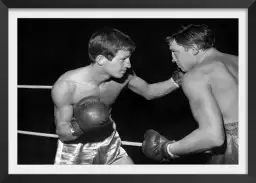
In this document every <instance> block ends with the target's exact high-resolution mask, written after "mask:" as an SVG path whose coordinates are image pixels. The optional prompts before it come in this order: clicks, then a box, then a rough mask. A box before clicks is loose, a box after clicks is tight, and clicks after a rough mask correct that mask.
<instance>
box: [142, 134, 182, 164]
mask: <svg viewBox="0 0 256 183" xmlns="http://www.w3.org/2000/svg"><path fill="white" fill-rule="evenodd" d="M144 139H145V140H144V141H143V143H142V152H143V153H144V154H145V155H146V156H147V157H148V158H150V159H153V160H156V161H160V162H168V161H170V160H171V159H175V158H178V156H176V155H173V154H169V153H168V150H167V146H168V145H169V144H171V143H173V142H174V141H170V140H168V139H167V138H165V137H164V136H161V135H160V134H159V133H157V132H156V131H155V130H148V131H147V132H146V133H145V134H144Z"/></svg>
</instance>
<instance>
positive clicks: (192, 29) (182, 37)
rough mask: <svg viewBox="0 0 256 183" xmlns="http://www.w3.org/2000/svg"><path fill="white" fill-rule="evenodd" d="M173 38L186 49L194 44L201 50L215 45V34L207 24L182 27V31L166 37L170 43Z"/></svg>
mask: <svg viewBox="0 0 256 183" xmlns="http://www.w3.org/2000/svg"><path fill="white" fill-rule="evenodd" d="M173 40H175V41H176V43H177V44H178V45H180V46H183V47H184V48H185V49H190V48H191V47H193V45H194V44H195V45H197V47H198V49H199V50H200V49H202V50H206V49H208V48H212V47H214V46H215V37H214V34H213V32H212V31H211V30H210V29H209V28H208V27H207V26H206V25H194V24H191V25H188V26H186V27H182V29H181V30H180V31H178V32H177V33H175V34H173V35H172V36H168V37H167V38H166V41H167V42H168V43H171V42H172V41H173Z"/></svg>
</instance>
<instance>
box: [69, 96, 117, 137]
mask: <svg viewBox="0 0 256 183" xmlns="http://www.w3.org/2000/svg"><path fill="white" fill-rule="evenodd" d="M74 118H75V120H72V121H71V126H72V128H71V130H73V135H76V136H80V135H81V134H83V133H85V132H89V131H93V130H94V129H97V128H101V127H105V126H107V125H109V124H111V123H112V121H111V119H110V115H109V107H108V106H107V105H106V104H104V103H103V102H101V101H100V99H99V98H98V97H92V96H91V97H85V98H83V99H81V100H80V101H79V102H78V103H77V104H75V105H74Z"/></svg>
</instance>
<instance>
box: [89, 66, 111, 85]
mask: <svg viewBox="0 0 256 183" xmlns="http://www.w3.org/2000/svg"><path fill="white" fill-rule="evenodd" d="M88 68H89V75H90V78H91V80H92V81H93V82H94V84H96V85H100V84H102V83H104V82H105V81H107V80H108V79H109V78H110V77H111V76H110V75H109V74H108V73H107V72H106V71H105V70H104V69H103V68H102V66H99V65H97V64H91V65H89V66H88Z"/></svg>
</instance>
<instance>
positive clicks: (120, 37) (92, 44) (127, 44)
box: [88, 27, 136, 62]
mask: <svg viewBox="0 0 256 183" xmlns="http://www.w3.org/2000/svg"><path fill="white" fill-rule="evenodd" d="M135 47H136V46H135V43H134V42H133V41H132V40H131V38H130V37H129V36H128V35H126V34H124V33H122V32H121V31H119V30H117V29H113V28H109V27H104V28H103V29H101V30H99V31H97V32H96V33H94V34H93V35H92V36H91V38H90V40H89V45H88V54H89V57H90V59H91V61H92V62H95V59H96V57H97V56H98V55H103V56H105V57H106V58H107V59H108V60H112V59H113V57H115V55H116V53H117V52H118V50H125V51H130V52H133V51H134V50H135Z"/></svg>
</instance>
